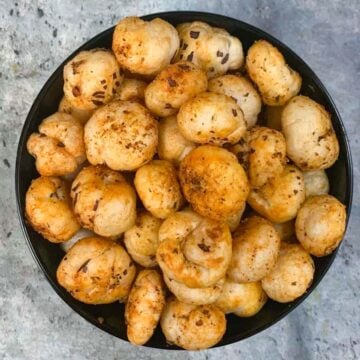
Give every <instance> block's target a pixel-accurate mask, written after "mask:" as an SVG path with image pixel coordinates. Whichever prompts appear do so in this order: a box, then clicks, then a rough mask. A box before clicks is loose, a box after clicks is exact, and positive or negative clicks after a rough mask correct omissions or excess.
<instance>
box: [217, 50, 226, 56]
mask: <svg viewBox="0 0 360 360" xmlns="http://www.w3.org/2000/svg"><path fill="white" fill-rule="evenodd" d="M216 56H217V57H223V56H224V53H223V52H222V51H219V50H218V51H217V52H216Z"/></svg>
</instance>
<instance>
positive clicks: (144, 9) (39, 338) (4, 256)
mask: <svg viewBox="0 0 360 360" xmlns="http://www.w3.org/2000/svg"><path fill="white" fill-rule="evenodd" d="M180 9H191V10H205V11H210V12H217V13H221V14H226V15H229V16H233V17H236V18H239V19H241V20H244V21H246V22H248V23H250V24H253V25H256V26H258V27H260V28H262V29H264V30H266V31H268V32H270V33H271V34H273V35H274V36H276V37H278V38H279V39H281V40H282V41H284V42H285V43H286V44H287V45H289V46H290V47H291V48H292V49H294V50H295V51H296V52H297V53H298V54H299V55H300V56H301V57H302V58H303V59H304V60H305V61H306V62H307V63H308V64H309V65H310V66H311V67H312V68H313V69H314V70H315V72H316V73H317V74H318V75H319V77H320V78H321V79H322V81H323V82H324V83H325V85H326V87H327V88H328V90H329V91H330V93H331V94H332V96H333V98H334V100H335V102H336V104H337V106H338V108H339V110H340V112H341V114H342V116H343V119H344V122H345V125H346V128H347V130H348V134H349V137H350V141H351V147H352V153H353V160H354V175H355V179H358V177H359V171H360V167H359V161H360V160H359V159H360V157H359V155H360V144H359V140H358V139H359V134H360V119H359V116H360V111H359V110H360V107H359V98H360V78H359V72H360V62H359V49H360V33H359V31H360V6H359V1H358V0H348V1H343V0H332V1H325V0H324V1H311V0H303V1H301V0H299V1H296V0H286V1H271V0H268V1H251V0H242V1H231V0H223V1H221V2H220V1H215V0H207V1H200V0H199V1H196V2H195V1H189V0H178V1H166V0H147V1H142V0H139V1H136V0H129V1H120V0H117V1H114V0H112V1H111V0H88V1H85V0H82V1H81V0H52V1H50V0H49V1H46V0H17V2H15V1H14V0H0V182H1V192H0V214H1V220H0V221H1V222H0V359H8V360H13V359H79V360H80V359H102V360H105V359H124V360H125V359H137V360H140V359H162V358H163V359H166V358H169V359H174V360H175V359H196V360H200V359H220V358H222V359H256V360H258V359H286V360H287V359H359V358H360V317H359V304H360V303H359V292H360V291H359V290H360V266H359V259H360V241H359V231H360V207H359V206H360V203H359V182H357V181H355V194H354V205H353V211H352V216H351V221H350V226H349V229H348V232H347V235H346V240H345V242H344V244H343V246H342V248H341V250H340V252H339V256H338V257H337V259H336V261H335V262H334V264H333V266H332V268H331V270H330V271H329V272H328V274H327V275H326V277H325V279H324V280H323V281H322V283H321V285H320V286H319V287H318V288H317V290H316V291H314V292H313V294H312V295H311V296H310V297H309V298H308V299H307V300H306V301H305V303H304V304H303V305H301V306H300V307H299V308H298V309H297V310H296V311H294V312H293V313H291V314H290V315H289V316H288V317H286V319H284V320H282V321H281V322H280V323H278V324H277V325H275V326H273V327H272V328H271V329H269V330H267V331H264V332H262V333H261V334H259V335H257V336H255V337H253V338H251V339H249V340H246V341H243V342H241V343H237V344H234V345H229V346H226V347H224V348H220V349H215V350H208V351H203V352H198V353H187V352H176V353H175V352H171V353H170V352H164V351H161V352H160V351H157V350H151V349H145V348H136V347H133V346H131V345H129V344H128V343H126V342H123V341H121V340H118V339H116V338H114V337H111V336H110V335H107V334H105V333H102V332H101V331H100V330H98V329H96V328H95V327H93V326H92V325H90V324H88V323H87V322H86V321H85V320H83V319H82V318H81V317H80V316H79V315H77V314H76V313H74V312H73V311H72V310H71V309H70V308H69V307H68V306H67V305H66V304H64V303H63V302H62V300H60V298H59V297H58V296H57V295H56V294H55V292H54V291H53V290H52V289H51V288H50V285H48V283H47V282H46V280H45V278H44V276H43V274H42V273H41V272H40V270H39V269H38V268H37V266H36V264H35V262H34V261H33V259H32V257H31V255H30V252H29V250H28V248H27V246H26V244H25V241H24V238H23V236H22V233H21V231H20V228H19V222H18V219H17V214H16V211H15V197H14V180H13V175H14V166H15V155H16V146H17V141H18V137H19V134H20V130H21V127H22V124H23V123H24V121H25V117H26V114H27V112H28V110H29V108H30V105H31V103H32V102H33V100H34V98H35V96H36V94H37V93H38V91H39V90H40V88H41V87H42V85H43V84H44V82H45V81H46V80H47V78H48V77H49V75H50V74H51V73H52V72H53V70H54V69H55V68H56V67H57V66H58V64H60V63H61V61H62V59H63V58H64V57H66V56H67V55H68V54H69V53H70V52H71V51H73V50H74V49H76V48H77V47H78V46H79V45H81V44H82V43H83V42H84V41H85V40H87V39H89V38H91V37H92V36H94V35H95V34H97V33H98V32H100V31H102V30H104V29H106V28H107V27H109V26H110V25H113V24H115V22H116V21H117V20H118V19H119V18H121V17H123V16H125V15H141V14H147V13H152V12H158V11H166V10H180Z"/></svg>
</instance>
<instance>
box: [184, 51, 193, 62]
mask: <svg viewBox="0 0 360 360" xmlns="http://www.w3.org/2000/svg"><path fill="white" fill-rule="evenodd" d="M193 57H194V52H193V51H192V52H191V53H190V54H189V55H188V56H187V58H186V59H187V60H188V61H192V59H193Z"/></svg>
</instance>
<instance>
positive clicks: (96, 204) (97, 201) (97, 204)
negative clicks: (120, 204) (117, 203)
mask: <svg viewBox="0 0 360 360" xmlns="http://www.w3.org/2000/svg"><path fill="white" fill-rule="evenodd" d="M98 207H99V199H98V200H96V201H95V204H94V207H93V210H94V211H96V210H97V208H98Z"/></svg>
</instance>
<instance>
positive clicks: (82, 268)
mask: <svg viewBox="0 0 360 360" xmlns="http://www.w3.org/2000/svg"><path fill="white" fill-rule="evenodd" d="M90 260H91V259H87V260H86V261H85V262H84V263H83V264H82V265H81V266H80V267H79V269H78V271H77V272H79V271H82V272H84V273H86V272H87V264H88V263H89V262H90Z"/></svg>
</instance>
